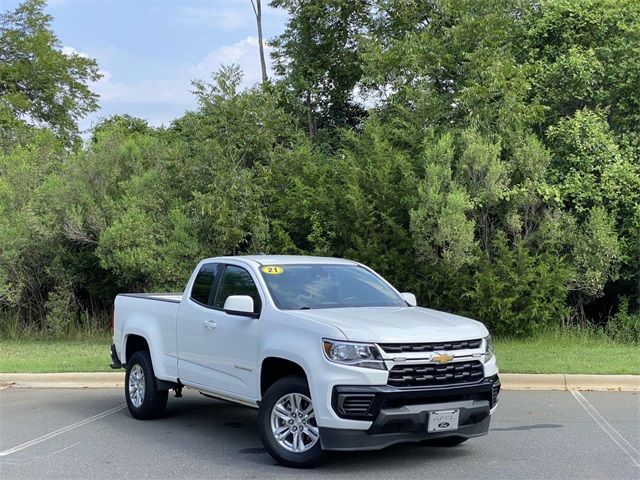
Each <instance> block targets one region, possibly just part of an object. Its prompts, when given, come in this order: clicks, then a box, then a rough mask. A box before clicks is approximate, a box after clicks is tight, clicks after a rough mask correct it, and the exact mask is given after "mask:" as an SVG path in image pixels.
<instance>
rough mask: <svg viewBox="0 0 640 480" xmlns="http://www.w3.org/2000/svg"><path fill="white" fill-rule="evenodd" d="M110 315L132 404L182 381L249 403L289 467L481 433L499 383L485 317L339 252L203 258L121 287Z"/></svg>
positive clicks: (136, 412) (150, 403)
mask: <svg viewBox="0 0 640 480" xmlns="http://www.w3.org/2000/svg"><path fill="white" fill-rule="evenodd" d="M113 328H114V331H113V345H112V347H111V360H112V367H113V368H126V376H125V396H126V400H127V405H128V407H129V410H130V412H131V415H132V416H133V417H134V418H138V419H151V418H157V417H160V416H162V414H163V412H164V410H165V407H166V404H167V397H168V392H169V390H175V393H176V396H180V395H181V390H182V388H183V386H186V387H189V388H193V389H195V390H198V391H200V392H202V393H204V394H206V395H210V396H214V397H218V398H222V399H225V400H231V401H234V402H237V403H241V404H244V405H247V406H250V407H254V408H258V432H259V435H260V438H261V439H262V442H263V444H264V446H265V448H266V449H267V451H268V452H269V453H270V454H271V455H272V456H273V457H274V458H275V459H276V460H278V461H279V462H281V463H283V464H285V465H288V466H294V467H308V466H311V465H314V464H317V463H318V462H319V461H320V459H321V457H322V455H323V451H324V450H374V449H381V448H383V447H386V446H388V445H392V444H395V443H398V442H422V441H424V442H426V443H428V444H436V445H440V446H454V445H457V444H459V443H462V442H463V441H465V440H467V439H468V438H471V437H476V436H479V435H485V434H486V433H487V431H488V429H489V422H490V419H491V414H492V413H493V411H494V410H495V408H496V402H497V399H498V393H499V391H500V381H499V379H498V369H497V367H496V359H495V357H494V355H493V350H492V344H491V337H490V336H489V332H488V331H487V329H486V328H485V326H484V325H483V324H481V323H479V322H476V321H474V320H470V319H467V318H463V317H459V316H456V315H451V314H448V313H443V312H439V311H435V310H430V309H427V308H421V307H417V306H416V298H415V296H414V295H412V294H409V293H399V292H398V291H397V290H396V289H395V288H394V287H393V286H391V285H390V284H389V283H388V282H386V281H385V280H384V279H383V278H382V277H380V276H379V275H377V274H376V273H375V272H373V271H372V270H371V269H369V268H368V267H366V266H365V265H362V264H360V263H357V262H353V261H349V260H342V259H336V258H320V257H302V256H269V255H257V256H234V257H219V258H209V259H206V260H203V261H202V262H200V263H199V264H198V266H197V267H196V269H195V270H194V272H193V274H192V276H191V279H190V280H189V282H188V283H187V286H186V288H185V290H184V293H183V294H182V295H180V294H121V295H118V296H117V297H116V300H115V309H114V327H113Z"/></svg>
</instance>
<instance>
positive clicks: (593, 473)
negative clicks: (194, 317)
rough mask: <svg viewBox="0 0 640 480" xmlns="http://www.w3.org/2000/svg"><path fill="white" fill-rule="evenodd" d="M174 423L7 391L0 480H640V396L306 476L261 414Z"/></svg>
mask: <svg viewBox="0 0 640 480" xmlns="http://www.w3.org/2000/svg"><path fill="white" fill-rule="evenodd" d="M167 413H168V415H167V417H166V418H164V419H162V420H155V421H147V422H143V421H136V420H134V419H132V418H131V417H130V416H129V414H128V412H127V410H126V409H125V408H124V396H123V392H121V391H120V390H116V389H83V390H73V389H52V390H46V389H41V390H36V389H34V390H20V389H7V390H3V391H0V477H1V478H2V479H3V480H9V479H18V478H19V479H31V478H34V479H39V478H42V479H45V478H46V479H58V478H60V479H75V478H78V479H79V478H82V479H88V478H104V479H123V478H125V479H126V478H163V479H164V478H259V479H265V478H278V479H280V478H348V479H353V478H367V479H374V478H383V479H393V478H399V479H400V478H401V479H409V478H420V479H424V478H434V479H451V478H453V479H462V478H465V479H466V478H473V479H474V480H475V479H481V478H487V479H498V478H504V479H520V478H544V479H555V478H557V479H568V478H589V479H592V478H593V479H598V478H602V479H636V480H637V479H639V478H640V394H637V393H609V392H582V393H575V394H574V393H571V392H503V394H502V396H501V399H500V404H499V408H498V411H497V413H496V415H495V416H494V418H493V420H492V425H491V431H490V433H489V435H488V436H486V437H481V438H477V439H473V440H470V441H468V442H467V443H465V444H463V445H460V446H458V447H455V448H448V449H447V448H433V447H427V446H423V445H417V444H407V445H396V446H393V447H390V448H388V449H386V450H383V451H379V452H358V453H335V454H332V455H331V456H330V457H329V459H328V461H327V462H326V463H325V464H324V465H322V466H321V467H318V468H315V469H313V470H305V471H299V470H291V469H287V468H285V467H281V466H279V465H277V464H275V462H274V461H273V460H272V459H271V457H270V456H269V455H268V454H267V453H266V452H265V451H264V450H263V448H262V445H261V444H260V440H259V439H258V435H257V434H256V431H255V423H256V411H255V410H252V409H249V408H246V407H241V406H236V405H233V404H230V403H226V402H222V401H216V400H211V399H209V398H206V397H203V396H201V395H199V394H198V393H196V392H193V391H187V392H185V395H184V397H183V398H181V399H176V398H170V400H169V405H168V408H167Z"/></svg>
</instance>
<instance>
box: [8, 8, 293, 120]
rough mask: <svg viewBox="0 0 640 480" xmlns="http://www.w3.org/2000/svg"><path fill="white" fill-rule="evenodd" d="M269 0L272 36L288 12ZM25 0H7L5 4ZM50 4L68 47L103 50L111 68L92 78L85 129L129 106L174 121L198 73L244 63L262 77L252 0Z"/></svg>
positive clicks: (101, 56) (267, 27)
mask: <svg viewBox="0 0 640 480" xmlns="http://www.w3.org/2000/svg"><path fill="white" fill-rule="evenodd" d="M267 3H268V0H262V4H263V6H262V10H263V12H262V13H263V33H264V37H265V39H269V38H272V37H274V36H276V35H278V34H280V33H282V31H283V30H284V25H285V22H286V14H285V12H284V11H283V10H275V9H272V8H270V7H269V6H268V5H267ZM18 4H19V1H17V0H0V11H6V10H13V9H15V8H16V6H17V5H18ZM47 12H48V13H49V14H51V15H52V16H53V30H54V32H55V33H56V35H57V36H58V38H59V40H60V43H61V45H62V47H63V49H64V51H67V52H77V53H79V54H81V55H87V56H89V57H91V58H95V59H96V60H97V61H98V65H99V67H100V71H101V73H102V75H103V78H102V79H101V80H99V81H98V82H96V83H93V84H91V89H92V90H93V91H94V92H96V93H98V94H99V95H100V110H99V111H97V112H95V113H93V114H91V115H89V116H88V117H87V118H85V119H83V120H82V121H81V122H80V127H81V129H82V130H86V129H89V128H90V127H91V125H93V124H95V123H96V122H97V121H98V120H99V119H101V118H104V117H106V116H109V115H113V114H123V113H127V114H130V115H133V116H136V117H141V118H144V119H146V120H148V121H149V123H150V124H151V125H154V126H160V125H168V124H169V123H170V122H171V120H173V119H174V118H177V117H179V116H181V115H182V114H183V113H184V112H185V111H186V110H193V109H194V108H195V106H196V102H195V97H194V96H193V95H192V94H191V93H190V90H191V89H192V88H191V81H192V80H193V79H208V78H210V76H211V74H212V73H213V72H214V71H216V70H218V69H219V68H220V66H221V65H223V64H224V65H231V64H237V65H239V66H240V67H241V68H242V70H243V71H244V74H245V78H244V80H243V86H245V87H246V86H250V85H252V84H254V83H255V82H257V81H259V80H260V62H259V54H258V40H257V30H256V22H255V16H254V14H253V9H252V7H251V2H250V0H173V1H172V0H49V1H48V5H47ZM268 51H269V49H268V48H267V50H266V53H267V55H268ZM268 60H269V59H268ZM268 66H269V68H270V62H268Z"/></svg>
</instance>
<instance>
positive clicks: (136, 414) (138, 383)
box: [124, 351, 169, 420]
mask: <svg viewBox="0 0 640 480" xmlns="http://www.w3.org/2000/svg"><path fill="white" fill-rule="evenodd" d="M124 394H125V397H126V399H127V406H128V407H129V412H131V416H132V417H133V418H137V419H138V420H149V419H152V418H159V417H161V416H162V415H163V414H164V410H165V408H166V406H167V398H168V396H169V392H168V391H167V390H158V386H157V384H156V376H155V374H154V373H153V364H152V363H151V355H149V352H146V351H139V352H136V353H134V354H133V355H132V356H131V359H129V361H128V362H127V372H126V374H125V376H124Z"/></svg>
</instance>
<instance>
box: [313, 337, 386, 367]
mask: <svg viewBox="0 0 640 480" xmlns="http://www.w3.org/2000/svg"><path fill="white" fill-rule="evenodd" d="M322 346H323V350H324V355H325V357H327V359H328V360H329V361H331V362H335V363H341V364H343V365H351V366H353V367H365V368H376V369H378V370H386V367H385V365H384V361H383V360H382V355H380V351H379V350H378V347H376V346H375V345H373V344H370V343H353V342H342V341H336V340H327V339H323V340H322Z"/></svg>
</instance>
